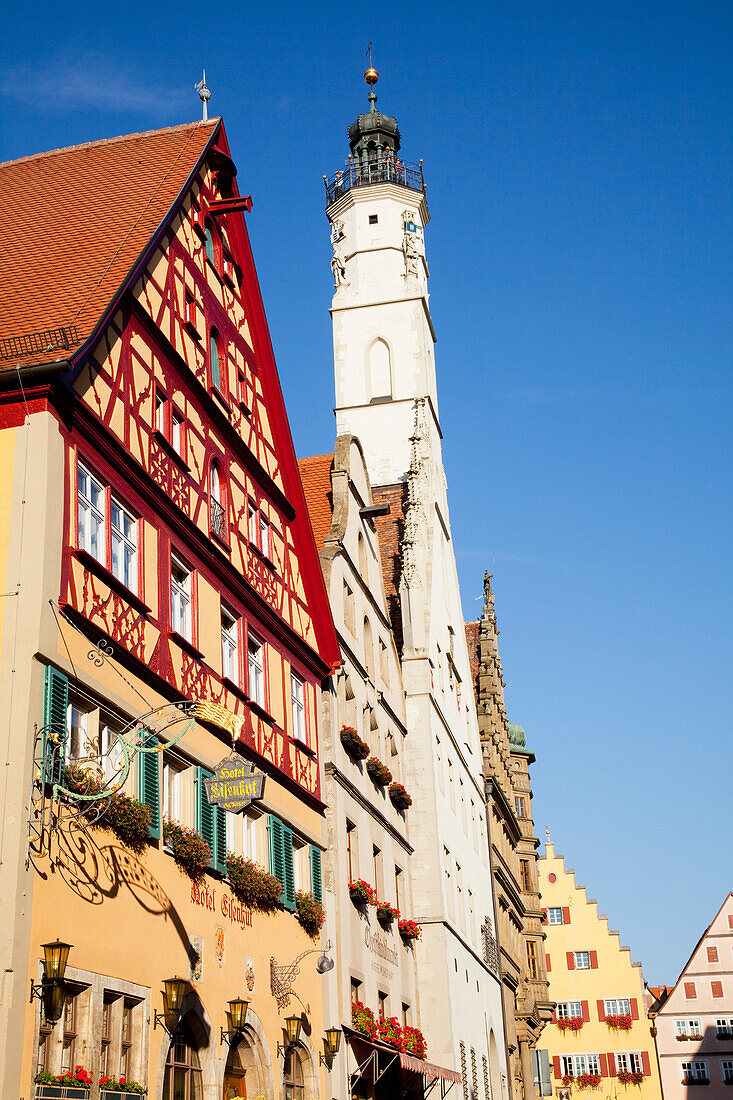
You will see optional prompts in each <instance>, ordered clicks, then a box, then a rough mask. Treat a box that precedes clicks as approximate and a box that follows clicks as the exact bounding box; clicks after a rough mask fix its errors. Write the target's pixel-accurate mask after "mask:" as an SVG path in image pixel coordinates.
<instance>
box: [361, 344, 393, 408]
mask: <svg viewBox="0 0 733 1100" xmlns="http://www.w3.org/2000/svg"><path fill="white" fill-rule="evenodd" d="M367 377H368V378H369V400H370V401H372V402H374V401H391V399H392V362H391V356H390V352H389V345H388V344H387V342H386V341H385V340H382V339H381V338H379V339H377V340H375V341H374V343H373V344H372V345H371V347H370V348H369V355H368V375H367Z"/></svg>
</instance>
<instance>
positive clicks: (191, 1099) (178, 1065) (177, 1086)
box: [163, 1024, 203, 1100]
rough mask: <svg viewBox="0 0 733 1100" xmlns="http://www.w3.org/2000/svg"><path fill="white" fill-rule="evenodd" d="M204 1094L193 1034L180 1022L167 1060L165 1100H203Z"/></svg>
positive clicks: (164, 1084) (164, 1080)
mask: <svg viewBox="0 0 733 1100" xmlns="http://www.w3.org/2000/svg"><path fill="white" fill-rule="evenodd" d="M202 1096H203V1084H202V1081H201V1066H200V1065H199V1057H198V1054H197V1053H196V1048H195V1046H194V1042H193V1036H192V1035H191V1032H190V1031H189V1030H188V1028H187V1027H186V1025H185V1024H179V1025H178V1028H177V1030H176V1031H175V1033H174V1035H173V1041H172V1042H171V1045H170V1048H169V1050H168V1057H167V1058H166V1062H165V1076H164V1078H163V1100H201V1098H202Z"/></svg>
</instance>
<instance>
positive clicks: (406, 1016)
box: [402, 1003, 410, 1027]
mask: <svg viewBox="0 0 733 1100" xmlns="http://www.w3.org/2000/svg"><path fill="white" fill-rule="evenodd" d="M402 1026H403V1027H409V1026H410V1006H409V1005H408V1004H404V1003H403V1005H402Z"/></svg>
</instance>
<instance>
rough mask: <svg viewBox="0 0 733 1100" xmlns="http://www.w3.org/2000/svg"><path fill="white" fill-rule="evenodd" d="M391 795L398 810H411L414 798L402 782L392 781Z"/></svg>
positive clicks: (390, 786)
mask: <svg viewBox="0 0 733 1100" xmlns="http://www.w3.org/2000/svg"><path fill="white" fill-rule="evenodd" d="M389 797H390V798H391V799H392V804H393V805H394V806H396V807H397V809H398V810H409V808H410V806H411V805H412V799H411V798H410V796H409V794H408V793H407V791H406V790H405V788H404V787H403V786H402V784H401V783H390V785H389Z"/></svg>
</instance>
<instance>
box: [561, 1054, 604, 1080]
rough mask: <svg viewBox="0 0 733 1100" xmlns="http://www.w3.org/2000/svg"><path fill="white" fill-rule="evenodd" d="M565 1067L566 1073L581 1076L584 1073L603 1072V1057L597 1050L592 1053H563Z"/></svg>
mask: <svg viewBox="0 0 733 1100" xmlns="http://www.w3.org/2000/svg"><path fill="white" fill-rule="evenodd" d="M561 1059H562V1064H563V1067H564V1075H571V1076H573V1077H580V1075H581V1074H582V1073H597V1074H599V1075H600V1072H601V1058H600V1055H599V1054H598V1053H596V1052H593V1053H590V1054H563V1055H561Z"/></svg>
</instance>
